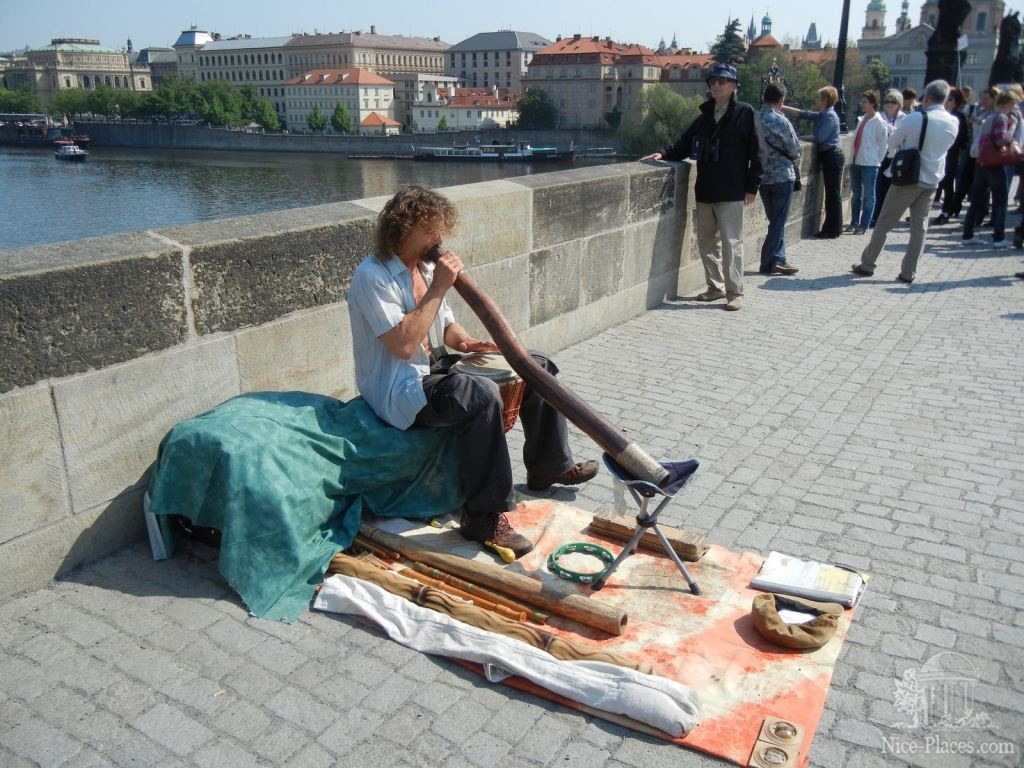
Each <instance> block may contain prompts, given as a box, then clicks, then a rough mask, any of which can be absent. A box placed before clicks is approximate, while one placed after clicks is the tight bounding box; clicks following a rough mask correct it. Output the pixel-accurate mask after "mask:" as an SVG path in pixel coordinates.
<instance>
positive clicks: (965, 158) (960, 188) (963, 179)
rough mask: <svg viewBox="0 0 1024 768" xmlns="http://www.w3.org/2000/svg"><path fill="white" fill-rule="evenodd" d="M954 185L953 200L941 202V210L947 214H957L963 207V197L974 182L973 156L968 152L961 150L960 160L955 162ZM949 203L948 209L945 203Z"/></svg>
mask: <svg viewBox="0 0 1024 768" xmlns="http://www.w3.org/2000/svg"><path fill="white" fill-rule="evenodd" d="M957 166H958V167H957V173H956V187H955V192H954V195H953V200H952V201H949V200H948V198H947V200H946V202H943V204H942V212H943V213H945V214H947V215H949V216H959V215H960V211H961V210H962V209H963V207H964V199H965V198H966V197H967V195H968V193H970V191H971V185H972V184H974V158H973V157H971V153H970V152H966V151H964V152H961V153H960V161H959V162H958V163H957ZM947 202H948V203H949V210H946V203H947Z"/></svg>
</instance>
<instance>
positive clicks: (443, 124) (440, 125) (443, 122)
mask: <svg viewBox="0 0 1024 768" xmlns="http://www.w3.org/2000/svg"><path fill="white" fill-rule="evenodd" d="M437 130H439V131H447V130H448V118H447V117H445V116H444V115H441V119H440V120H438V122H437Z"/></svg>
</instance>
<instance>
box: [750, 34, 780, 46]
mask: <svg viewBox="0 0 1024 768" xmlns="http://www.w3.org/2000/svg"><path fill="white" fill-rule="evenodd" d="M750 47H751V48H781V47H782V43H780V42H779V41H778V40H776V39H775V38H774V37H772V36H771V35H761V36H760V37H759V38H757V39H756V40H754V42H752V43H751V44H750Z"/></svg>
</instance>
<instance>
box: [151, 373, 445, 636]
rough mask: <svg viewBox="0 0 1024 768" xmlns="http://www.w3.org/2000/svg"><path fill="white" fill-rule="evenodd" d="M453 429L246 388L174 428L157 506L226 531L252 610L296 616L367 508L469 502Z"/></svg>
mask: <svg viewBox="0 0 1024 768" xmlns="http://www.w3.org/2000/svg"><path fill="white" fill-rule="evenodd" d="M453 437H454V435H453V433H452V432H451V431H450V430H435V429H423V428H415V427H414V428H411V429H408V430H405V431H402V430H399V429H395V428H393V427H391V426H388V425H387V424H385V423H384V422H382V421H381V420H380V419H378V418H377V416H376V415H375V414H374V413H373V411H372V410H371V409H370V407H369V406H368V405H367V404H366V402H365V401H364V400H363V399H362V398H356V399H355V400H352V401H350V402H349V403H347V404H346V403H343V402H341V401H339V400H335V399H333V398H330V397H324V396H322V395H313V394H307V393H304V392H256V393H249V394H245V395H239V396H238V397H234V398H232V399H231V400H228V401H227V402H225V403H222V404H221V405H219V406H217V407H216V408H214V409H213V410H211V411H208V412H207V413H204V414H202V415H200V416H196V417H195V418H193V419H189V420H187V421H183V422H181V423H180V424H178V425H177V426H175V427H174V428H173V429H171V431H170V432H168V433H167V435H166V437H164V439H163V441H162V442H161V443H160V450H159V454H158V457H157V462H156V469H155V471H154V474H153V477H152V480H151V483H150V488H149V495H150V511H151V512H152V513H153V514H156V515H173V514H177V515H184V516H185V517H187V518H189V519H190V520H191V521H192V522H193V523H194V524H196V525H199V526H208V527H211V528H216V529H218V530H219V531H221V533H222V543H221V550H220V572H221V573H222V574H223V575H224V577H225V578H226V579H227V581H228V583H229V584H230V585H231V586H232V587H233V588H234V589H235V590H236V591H237V592H238V594H239V595H241V597H242V599H243V600H244V601H245V604H246V606H247V607H248V608H249V610H250V611H251V612H252V613H253V614H255V615H256V616H263V617H266V618H272V619H279V620H282V621H287V622H291V621H294V620H295V619H296V618H298V616H299V614H301V613H302V612H303V611H304V610H305V609H306V608H307V607H308V605H309V601H310V599H311V598H312V596H313V590H314V587H315V586H316V584H317V583H319V581H320V580H321V578H322V576H323V574H324V571H325V570H326V568H327V565H328V563H329V562H330V559H331V557H332V556H333V555H334V554H335V553H336V552H338V551H340V550H342V549H344V548H345V547H347V546H348V545H349V544H351V543H352V539H353V538H354V537H355V534H356V531H357V530H358V528H359V520H360V517H361V515H362V513H363V511H364V510H365V509H369V510H370V511H372V512H374V513H376V514H378V515H382V516H390V517H412V518H419V519H426V518H430V517H434V516H437V515H442V514H444V513H446V512H450V511H452V510H454V509H456V508H457V507H459V505H461V504H462V484H461V481H460V480H459V475H458V456H457V453H456V450H455V441H454V439H453Z"/></svg>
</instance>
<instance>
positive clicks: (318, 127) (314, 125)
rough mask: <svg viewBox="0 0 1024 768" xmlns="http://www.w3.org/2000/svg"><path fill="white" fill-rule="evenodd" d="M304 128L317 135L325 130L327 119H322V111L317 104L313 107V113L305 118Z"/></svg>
mask: <svg viewBox="0 0 1024 768" xmlns="http://www.w3.org/2000/svg"><path fill="white" fill-rule="evenodd" d="M306 126H307V127H308V128H309V130H311V131H315V132H317V133H319V132H320V131H322V130H324V129H325V128H327V118H326V117H324V111H323V110H322V109H320V105H319V104H316V105H314V107H313V111H312V112H310V113H309V117H307V118H306Z"/></svg>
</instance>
